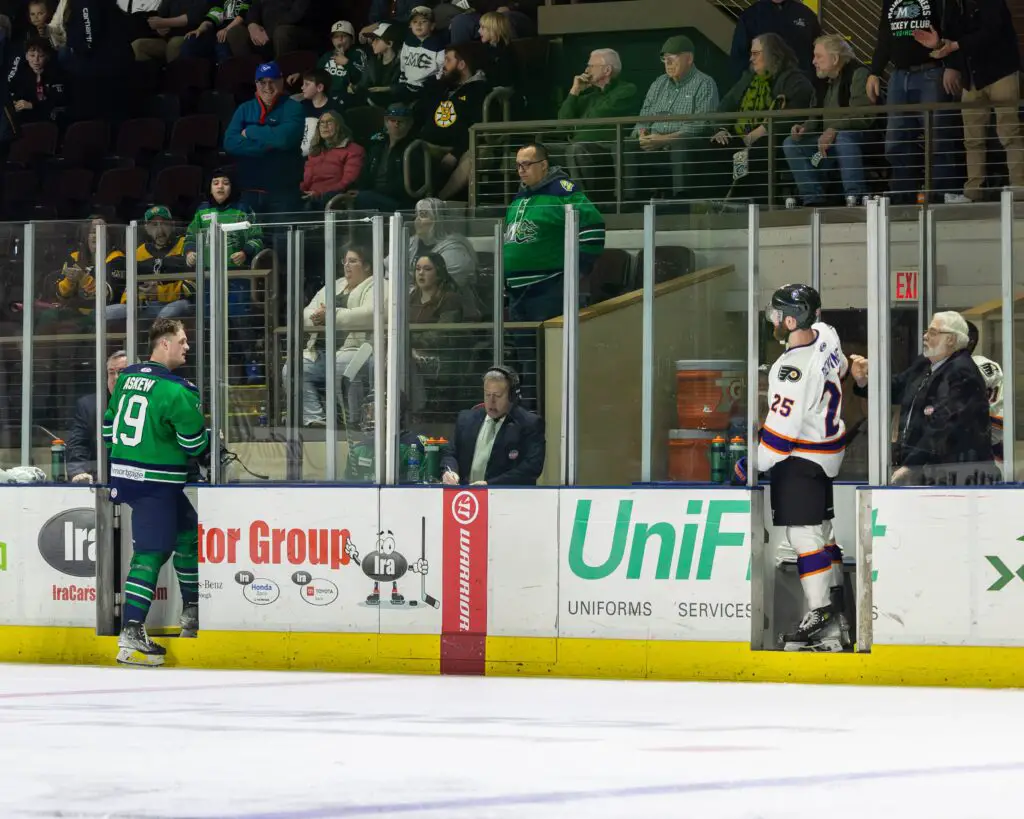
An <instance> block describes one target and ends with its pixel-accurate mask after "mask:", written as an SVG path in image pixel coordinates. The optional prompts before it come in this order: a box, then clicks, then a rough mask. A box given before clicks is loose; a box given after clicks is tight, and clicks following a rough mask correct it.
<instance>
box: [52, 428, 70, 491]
mask: <svg viewBox="0 0 1024 819" xmlns="http://www.w3.org/2000/svg"><path fill="white" fill-rule="evenodd" d="M67 479H68V470H67V458H66V452H65V446H64V441H62V440H61V439H60V438H54V439H53V442H52V443H51V444H50V480H51V481H53V482H54V483H66V482H67Z"/></svg>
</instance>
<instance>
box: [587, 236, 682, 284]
mask: <svg viewBox="0 0 1024 819" xmlns="http://www.w3.org/2000/svg"><path fill="white" fill-rule="evenodd" d="M605 252H607V251H605ZM636 262H637V264H636V272H635V274H634V278H635V284H634V287H633V288H631V289H639V288H641V287H643V277H644V252H643V250H642V249H641V251H640V253H639V255H638V256H637V259H636ZM696 269H697V256H696V254H695V253H694V252H693V251H692V250H690V248H688V247H682V246H681V245H659V246H658V247H656V248H654V281H655V283H656V284H661V283H662V282H667V281H669V280H671V279H675V278H678V277H679V276H685V275H686V274H687V273H692V272H693V271H694V270H696Z"/></svg>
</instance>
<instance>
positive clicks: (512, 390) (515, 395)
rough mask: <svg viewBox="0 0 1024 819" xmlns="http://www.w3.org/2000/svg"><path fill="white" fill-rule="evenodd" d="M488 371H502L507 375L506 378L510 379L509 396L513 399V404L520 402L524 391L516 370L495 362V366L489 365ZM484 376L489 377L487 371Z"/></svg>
mask: <svg viewBox="0 0 1024 819" xmlns="http://www.w3.org/2000/svg"><path fill="white" fill-rule="evenodd" d="M487 372H488V373H501V374H502V375H503V376H505V380H506V381H508V397H509V398H510V399H512V403H513V404H518V403H519V402H520V401H521V400H522V398H523V391H522V388H521V387H520V384H519V376H518V375H517V374H516V371H515V370H513V369H512V368H511V367H506V366H504V365H502V364H495V365H494V366H493V367H488V368H487ZM484 378H485V379H486V378H487V373H484Z"/></svg>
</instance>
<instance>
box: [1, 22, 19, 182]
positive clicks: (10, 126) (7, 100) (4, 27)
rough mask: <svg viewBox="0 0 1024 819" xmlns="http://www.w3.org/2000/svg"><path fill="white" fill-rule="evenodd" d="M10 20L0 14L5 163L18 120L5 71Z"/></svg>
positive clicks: (9, 56) (9, 53)
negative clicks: (12, 104)
mask: <svg viewBox="0 0 1024 819" xmlns="http://www.w3.org/2000/svg"><path fill="white" fill-rule="evenodd" d="M13 51H14V47H13V43H12V42H11V20H10V18H9V17H8V16H7V15H5V14H0V161H3V162H6V161H7V154H8V153H9V152H10V150H11V143H12V142H13V141H14V140H15V139H16V138H17V136H18V130H19V128H18V118H17V115H16V114H15V113H14V111H13V109H12V106H11V90H10V87H9V86H10V75H9V72H8V71H7V70H6V69H7V66H8V65H10V64H11V59H12V52H13ZM3 186H4V182H3V177H2V176H0V197H2V196H3V194H4V190H3Z"/></svg>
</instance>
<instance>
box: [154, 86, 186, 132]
mask: <svg viewBox="0 0 1024 819" xmlns="http://www.w3.org/2000/svg"><path fill="white" fill-rule="evenodd" d="M146 115H147V116H150V117H156V118H157V119H161V120H163V121H164V123H165V124H166V126H167V127H168V128H173V127H174V123H175V122H177V121H178V119H179V118H180V117H181V100H180V99H178V98H177V97H176V96H174V94H155V95H154V96H152V97H151V98H150V99H149V102H148V105H147V107H146Z"/></svg>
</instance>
